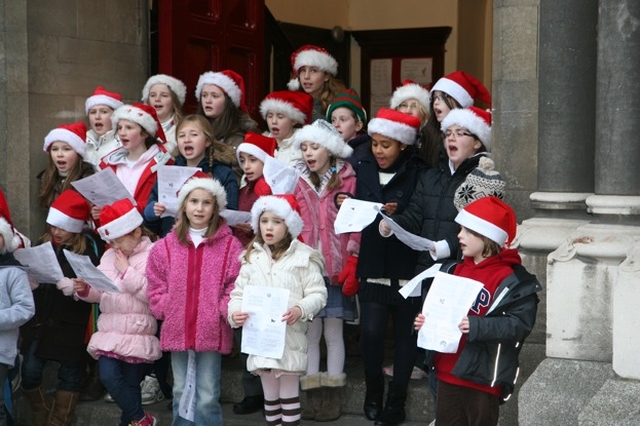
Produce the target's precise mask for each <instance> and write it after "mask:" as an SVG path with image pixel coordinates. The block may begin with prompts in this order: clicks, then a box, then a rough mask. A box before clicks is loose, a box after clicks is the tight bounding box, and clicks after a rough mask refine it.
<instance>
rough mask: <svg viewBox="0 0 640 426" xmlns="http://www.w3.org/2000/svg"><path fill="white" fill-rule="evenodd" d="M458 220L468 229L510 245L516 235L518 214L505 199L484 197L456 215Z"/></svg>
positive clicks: (501, 243) (500, 243) (501, 244)
mask: <svg viewBox="0 0 640 426" xmlns="http://www.w3.org/2000/svg"><path fill="white" fill-rule="evenodd" d="M456 222H457V223H459V224H460V225H462V226H464V227H465V228H467V229H470V230H472V231H475V232H477V233H478V234H480V235H484V236H485V237H487V238H489V239H490V240H492V241H495V242H496V243H498V245H499V246H500V247H503V246H504V245H505V244H506V245H507V246H509V245H510V244H511V242H512V241H513V239H514V238H515V236H516V231H517V226H518V224H517V223H516V214H515V213H514V211H513V209H512V208H511V207H509V206H508V205H507V204H506V203H505V202H504V201H502V200H499V199H497V198H496V197H484V198H480V199H479V200H476V201H474V202H473V203H471V204H469V205H468V206H466V207H465V208H464V209H462V210H461V211H460V213H458V216H456Z"/></svg>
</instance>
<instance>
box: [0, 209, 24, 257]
mask: <svg viewBox="0 0 640 426" xmlns="http://www.w3.org/2000/svg"><path fill="white" fill-rule="evenodd" d="M0 235H2V238H3V239H4V247H3V248H2V249H1V250H0V254H4V253H12V252H13V251H14V250H15V249H17V248H18V247H20V237H19V236H18V235H16V233H15V232H14V231H13V227H12V226H11V225H10V224H9V222H7V220H6V219H5V218H3V217H0Z"/></svg>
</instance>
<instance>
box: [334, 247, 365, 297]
mask: <svg viewBox="0 0 640 426" xmlns="http://www.w3.org/2000/svg"><path fill="white" fill-rule="evenodd" d="M357 267H358V257H357V256H353V255H351V256H349V258H348V259H347V264H346V265H344V268H342V272H340V275H338V282H339V283H341V284H342V294H344V295H345V296H347V297H351V296H355V294H356V293H357V292H358V288H359V286H360V282H359V281H358V278H356V269H357Z"/></svg>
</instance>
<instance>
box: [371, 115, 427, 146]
mask: <svg viewBox="0 0 640 426" xmlns="http://www.w3.org/2000/svg"><path fill="white" fill-rule="evenodd" d="M419 129H420V119H419V118H418V117H414V116H413V115H409V114H405V113H404V112H400V111H396V110H395V109H390V108H380V109H379V110H378V114H377V115H376V118H374V119H372V120H371V121H370V122H369V125H368V127H367V131H368V132H369V136H373V135H374V134H376V133H378V134H380V135H384V136H386V137H388V138H391V139H394V140H397V141H398V142H401V143H403V144H405V145H415V143H416V140H417V138H418V130H419Z"/></svg>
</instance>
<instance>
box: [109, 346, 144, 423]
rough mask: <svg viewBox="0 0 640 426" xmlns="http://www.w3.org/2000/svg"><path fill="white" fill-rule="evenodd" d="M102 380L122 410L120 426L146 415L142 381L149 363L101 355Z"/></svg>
mask: <svg viewBox="0 0 640 426" xmlns="http://www.w3.org/2000/svg"><path fill="white" fill-rule="evenodd" d="M98 367H99V371H100V381H101V382H102V384H103V385H104V387H105V388H107V391H108V392H109V395H111V397H112V398H113V400H114V401H115V403H116V404H118V407H120V409H121V410H122V415H121V416H120V426H127V425H128V424H129V423H131V422H132V421H134V420H135V421H137V420H140V419H142V418H143V417H144V410H143V409H142V396H141V394H140V392H141V391H140V382H141V381H142V379H143V378H144V370H145V369H146V368H147V364H129V363H127V362H124V361H120V360H119V359H115V358H109V357H106V356H101V357H100V358H98Z"/></svg>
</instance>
